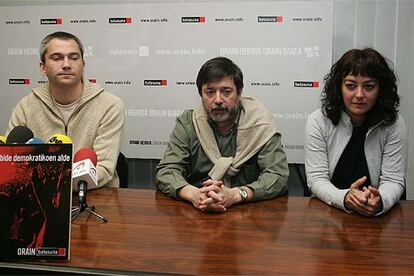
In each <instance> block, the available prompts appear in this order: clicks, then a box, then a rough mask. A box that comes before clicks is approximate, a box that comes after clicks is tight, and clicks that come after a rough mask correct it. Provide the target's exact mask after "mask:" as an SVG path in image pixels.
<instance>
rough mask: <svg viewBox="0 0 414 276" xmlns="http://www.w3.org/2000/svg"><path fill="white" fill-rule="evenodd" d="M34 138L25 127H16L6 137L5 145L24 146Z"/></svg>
mask: <svg viewBox="0 0 414 276" xmlns="http://www.w3.org/2000/svg"><path fill="white" fill-rule="evenodd" d="M33 137H34V135H33V132H32V131H31V130H30V129H29V128H28V127H25V126H16V127H15V128H13V129H12V130H11V131H10V133H9V135H8V136H7V140H6V143H7V144H24V143H26V142H27V141H29V140H30V139H32V138H33Z"/></svg>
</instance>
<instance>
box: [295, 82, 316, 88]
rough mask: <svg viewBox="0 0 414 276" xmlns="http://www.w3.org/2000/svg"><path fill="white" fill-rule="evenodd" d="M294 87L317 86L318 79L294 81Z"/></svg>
mask: <svg viewBox="0 0 414 276" xmlns="http://www.w3.org/2000/svg"><path fill="white" fill-rule="evenodd" d="M293 86H294V87H319V82H318V81H295V82H293Z"/></svg>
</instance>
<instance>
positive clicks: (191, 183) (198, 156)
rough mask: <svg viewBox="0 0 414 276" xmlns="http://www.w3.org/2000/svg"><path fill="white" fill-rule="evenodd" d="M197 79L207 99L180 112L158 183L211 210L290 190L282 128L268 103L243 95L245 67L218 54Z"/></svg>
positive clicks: (169, 191) (196, 205)
mask: <svg viewBox="0 0 414 276" xmlns="http://www.w3.org/2000/svg"><path fill="white" fill-rule="evenodd" d="M196 83H197V88H198V92H199V94H200V96H201V101H202V105H201V106H200V107H198V108H195V109H193V110H187V111H185V112H184V113H183V114H182V115H180V116H179V117H177V120H176V126H175V128H174V130H173V132H172V134H171V137H170V143H169V145H168V147H167V150H166V152H165V154H164V157H163V159H162V160H161V162H160V163H159V165H158V166H157V177H156V184H157V187H158V189H160V190H161V191H162V192H164V193H165V194H167V195H169V196H171V197H174V198H176V199H182V200H186V201H188V202H190V203H192V204H193V205H194V207H195V208H197V209H199V210H202V211H209V212H224V211H226V210H227V208H229V207H231V206H233V205H235V204H238V203H242V202H249V201H257V200H262V199H268V198H272V197H276V196H278V195H281V194H284V193H286V192H287V187H286V184H287V179H288V176H289V170H288V164H287V161H286V155H285V153H284V151H283V149H282V145H281V135H280V132H279V131H278V130H277V128H276V123H275V120H274V117H273V114H272V113H270V112H269V111H268V110H267V109H266V108H265V107H264V106H263V104H261V103H260V102H259V101H258V100H256V99H254V98H251V97H242V90H243V74H242V72H241V71H240V69H239V67H238V66H237V65H235V64H234V63H233V62H232V61H231V60H229V59H227V58H224V57H217V58H213V59H211V60H209V61H207V62H206V63H205V64H204V65H203V66H202V67H201V69H200V71H199V73H198V76H197V81H196Z"/></svg>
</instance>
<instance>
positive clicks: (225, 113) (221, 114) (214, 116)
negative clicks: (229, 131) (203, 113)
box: [207, 104, 236, 123]
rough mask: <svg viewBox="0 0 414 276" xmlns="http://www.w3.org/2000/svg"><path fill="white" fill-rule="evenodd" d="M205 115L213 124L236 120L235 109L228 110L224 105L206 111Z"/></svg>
mask: <svg viewBox="0 0 414 276" xmlns="http://www.w3.org/2000/svg"><path fill="white" fill-rule="evenodd" d="M207 114H208V117H209V118H210V119H211V120H212V121H213V122H216V123H222V122H230V121H233V120H234V119H235V118H236V107H233V108H231V109H229V108H228V107H227V106H225V105H224V104H221V105H218V106H216V107H214V108H212V109H210V110H208V111H207Z"/></svg>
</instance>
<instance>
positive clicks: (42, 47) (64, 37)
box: [39, 32, 84, 63]
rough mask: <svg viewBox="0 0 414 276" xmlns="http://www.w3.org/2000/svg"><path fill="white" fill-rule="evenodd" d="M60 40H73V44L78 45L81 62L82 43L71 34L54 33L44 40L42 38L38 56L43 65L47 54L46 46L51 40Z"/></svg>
mask: <svg viewBox="0 0 414 276" xmlns="http://www.w3.org/2000/svg"><path fill="white" fill-rule="evenodd" d="M55 38H57V39H61V40H69V39H73V40H75V42H76V43H77V44H78V47H79V50H80V52H81V58H82V60H83V52H84V49H83V45H82V42H81V41H80V39H79V38H78V37H77V36H75V35H73V34H71V33H67V32H54V33H51V34H49V35H47V36H46V37H45V38H43V40H42V42H41V43H40V48H39V55H40V60H41V61H42V62H43V63H45V55H46V52H47V44H48V43H49V42H50V41H51V40H52V39H55Z"/></svg>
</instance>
